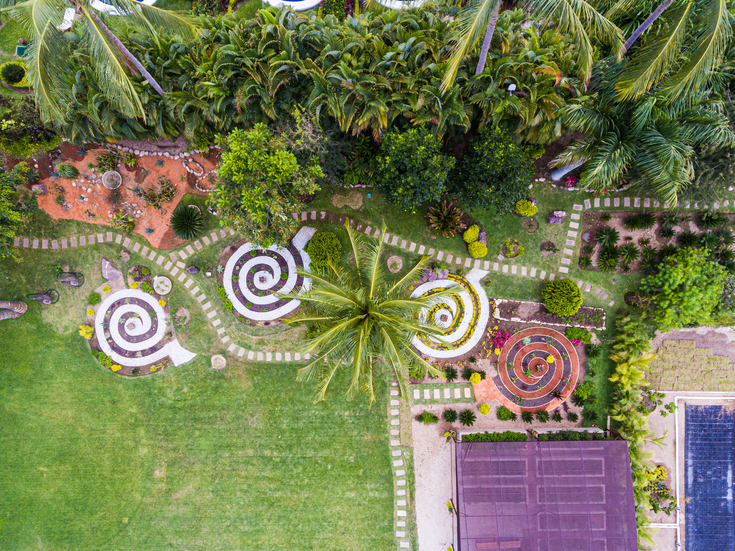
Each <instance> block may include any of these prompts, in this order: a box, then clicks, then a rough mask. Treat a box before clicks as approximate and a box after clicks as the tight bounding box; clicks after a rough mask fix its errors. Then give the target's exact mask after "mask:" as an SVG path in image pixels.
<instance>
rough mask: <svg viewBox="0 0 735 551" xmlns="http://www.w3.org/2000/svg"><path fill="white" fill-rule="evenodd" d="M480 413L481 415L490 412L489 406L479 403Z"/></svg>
mask: <svg viewBox="0 0 735 551" xmlns="http://www.w3.org/2000/svg"><path fill="white" fill-rule="evenodd" d="M480 413H481V414H483V415H487V414H488V413H490V406H489V405H487V404H480Z"/></svg>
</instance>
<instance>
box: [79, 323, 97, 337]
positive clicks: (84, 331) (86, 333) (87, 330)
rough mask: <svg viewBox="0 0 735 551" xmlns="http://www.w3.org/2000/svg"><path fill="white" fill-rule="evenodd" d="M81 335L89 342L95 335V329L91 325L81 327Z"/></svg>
mask: <svg viewBox="0 0 735 551" xmlns="http://www.w3.org/2000/svg"><path fill="white" fill-rule="evenodd" d="M79 334H80V335H81V336H82V337H84V338H85V339H87V340H89V339H91V338H92V335H93V334H94V329H93V328H92V327H91V326H90V325H80V326H79Z"/></svg>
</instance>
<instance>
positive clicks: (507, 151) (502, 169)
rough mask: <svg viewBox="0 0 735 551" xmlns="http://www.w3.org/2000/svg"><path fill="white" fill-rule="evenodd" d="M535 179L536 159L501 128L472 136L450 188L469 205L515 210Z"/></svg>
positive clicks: (495, 210)
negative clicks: (517, 203)
mask: <svg viewBox="0 0 735 551" xmlns="http://www.w3.org/2000/svg"><path fill="white" fill-rule="evenodd" d="M532 182H533V160H532V159H531V158H530V157H529V156H528V155H527V154H526V153H525V152H524V151H523V148H522V147H521V146H519V145H518V144H516V143H515V142H514V141H513V138H512V137H511V135H510V134H508V132H506V131H504V130H500V129H499V128H491V129H486V130H484V131H483V132H482V133H481V134H480V135H479V136H478V137H476V138H475V139H474V140H472V143H471V144H470V147H469V149H468V150H467V151H466V152H465V154H464V157H463V158H462V160H461V161H460V162H459V163H457V165H456V167H455V169H454V170H453V171H452V174H451V176H450V188H451V190H452V192H453V193H454V194H456V195H457V196H458V197H459V198H460V200H461V201H462V203H464V205H465V206H468V207H473V208H482V209H489V210H492V211H494V212H497V213H506V212H509V211H511V210H512V209H513V208H514V207H515V204H516V202H517V201H518V200H520V199H523V198H524V197H526V195H527V194H528V186H529V185H530V184H531V183H532Z"/></svg>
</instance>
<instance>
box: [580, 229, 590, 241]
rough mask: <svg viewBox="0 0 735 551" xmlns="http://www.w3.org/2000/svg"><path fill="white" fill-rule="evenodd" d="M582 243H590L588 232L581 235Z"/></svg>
mask: <svg viewBox="0 0 735 551" xmlns="http://www.w3.org/2000/svg"><path fill="white" fill-rule="evenodd" d="M582 241H584V242H585V243H589V242H590V234H589V232H588V233H583V234H582Z"/></svg>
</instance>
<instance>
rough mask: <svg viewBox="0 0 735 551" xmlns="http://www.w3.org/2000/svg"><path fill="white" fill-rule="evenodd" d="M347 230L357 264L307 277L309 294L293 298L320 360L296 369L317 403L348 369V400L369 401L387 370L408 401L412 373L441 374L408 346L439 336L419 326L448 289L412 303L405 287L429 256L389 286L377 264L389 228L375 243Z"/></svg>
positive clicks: (436, 330) (381, 265) (310, 348)
mask: <svg viewBox="0 0 735 551" xmlns="http://www.w3.org/2000/svg"><path fill="white" fill-rule="evenodd" d="M345 229H346V231H347V238H348V240H349V244H350V251H351V253H352V256H353V258H354V262H353V263H351V264H349V265H344V264H340V265H335V264H333V263H332V264H330V265H329V266H328V267H327V268H325V269H324V271H322V272H316V273H313V272H312V273H303V275H304V276H306V277H309V278H311V280H312V285H311V288H310V289H309V290H308V291H307V292H306V293H304V294H302V295H297V296H295V297H291V298H298V299H299V300H302V301H304V303H305V306H306V308H305V310H304V311H303V312H302V313H301V314H299V315H297V316H295V317H294V318H292V319H291V320H289V323H291V324H308V325H310V326H311V327H312V328H313V329H314V330H315V331H316V336H314V337H312V338H311V339H309V340H308V342H307V344H306V347H305V352H307V353H311V354H314V353H316V354H317V357H316V359H314V360H313V361H312V362H311V363H309V364H308V365H307V366H306V367H303V368H301V369H300V370H299V372H298V377H297V379H298V380H299V381H318V388H319V391H318V392H317V395H316V400H315V402H318V401H321V400H324V399H325V398H326V395H327V391H328V390H329V387H330V385H331V383H332V380H333V379H334V376H335V374H336V373H337V372H338V371H340V370H348V371H349V372H350V384H349V387H348V389H347V394H348V395H351V394H354V393H355V392H357V391H361V392H364V393H365V394H367V395H368V398H369V400H370V403H372V402H373V401H375V386H376V381H377V379H378V377H379V376H380V374H381V373H382V372H383V371H384V370H385V369H390V370H392V371H393V372H394V373H395V375H396V379H397V381H398V389H399V390H400V394H401V396H402V397H404V398H406V399H409V391H408V385H409V382H408V376H409V370H411V369H415V370H417V371H418V372H419V373H422V374H425V373H428V374H429V375H431V376H432V377H440V376H442V373H441V371H439V369H437V368H436V367H435V366H433V365H432V364H430V363H429V362H427V361H426V360H424V359H423V358H422V357H421V356H420V355H419V354H418V353H417V352H416V351H415V350H414V349H413V348H412V347H411V344H410V343H411V340H412V339H413V337H414V336H415V335H416V334H419V333H423V334H427V335H431V336H439V338H441V337H440V335H441V334H442V330H441V329H439V328H438V327H437V326H436V325H434V324H433V323H430V322H422V321H421V320H420V318H419V312H420V311H421V309H422V308H431V307H432V306H433V305H434V304H436V303H437V301H438V300H439V299H440V297H442V296H443V295H445V294H447V293H448V292H451V289H449V290H447V291H443V292H441V293H437V294H435V295H432V296H431V297H419V298H409V297H408V287H409V286H410V285H411V283H412V282H414V281H416V280H417V279H419V278H420V274H421V271H422V269H423V267H424V266H425V265H426V263H427V262H428V259H429V257H424V258H422V259H421V260H420V261H419V262H418V263H417V264H416V265H415V266H413V267H412V268H411V269H409V270H408V272H407V273H406V274H405V275H404V276H403V277H401V278H400V279H395V278H394V279H393V280H390V279H388V278H387V277H386V274H385V266H384V261H383V260H381V258H380V257H381V252H382V250H383V234H384V233H385V230H383V234H381V235H380V238H379V239H378V240H377V241H376V240H373V239H369V238H366V237H365V236H364V235H362V234H360V233H356V232H355V231H354V230H353V229H352V227H351V226H350V225H349V221H348V222H346V223H345Z"/></svg>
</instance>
